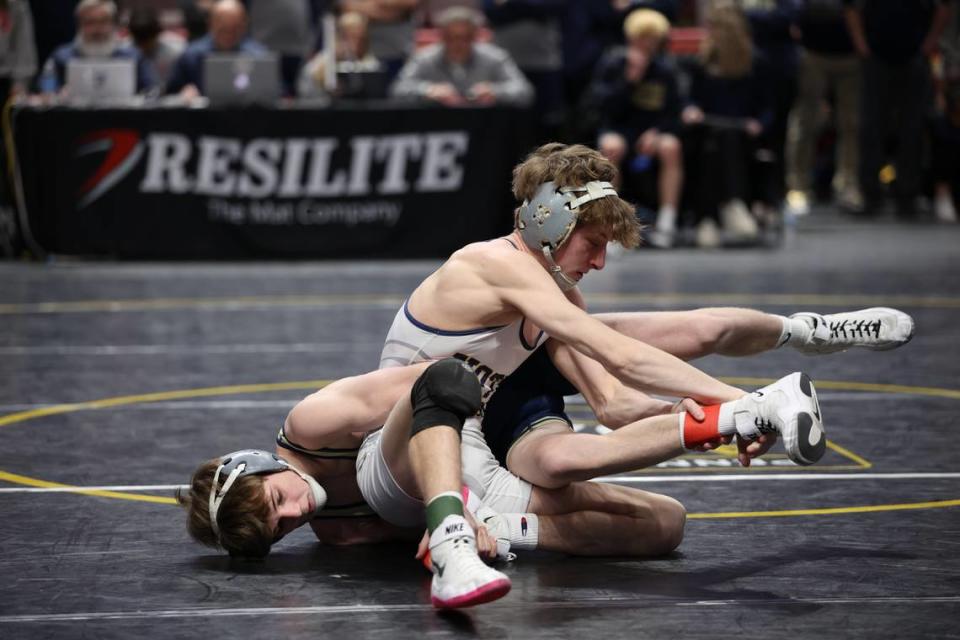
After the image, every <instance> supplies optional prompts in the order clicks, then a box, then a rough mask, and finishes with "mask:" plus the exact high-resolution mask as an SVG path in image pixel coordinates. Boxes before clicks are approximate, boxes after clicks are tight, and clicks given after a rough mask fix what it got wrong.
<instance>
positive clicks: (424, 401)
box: [410, 358, 481, 437]
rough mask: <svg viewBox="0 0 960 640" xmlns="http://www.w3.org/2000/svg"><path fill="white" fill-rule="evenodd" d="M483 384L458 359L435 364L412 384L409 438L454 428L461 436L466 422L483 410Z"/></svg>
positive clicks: (448, 359) (447, 359)
mask: <svg viewBox="0 0 960 640" xmlns="http://www.w3.org/2000/svg"><path fill="white" fill-rule="evenodd" d="M480 393H481V389H480V382H479V381H478V380H477V376H476V375H474V374H473V372H472V371H470V370H469V369H468V368H467V367H465V366H464V365H463V363H461V362H460V361H459V360H455V359H454V358H446V359H445V360H440V361H439V362H435V363H433V364H432V365H430V366H429V367H427V370H426V371H424V372H423V374H422V375H421V376H420V377H419V378H417V381H416V382H415V383H413V389H412V390H411V391H410V404H412V405H413V425H412V426H411V427H410V437H413V436H415V435H417V434H418V433H420V432H421V431H423V430H424V429H429V428H431V427H438V426H444V427H452V428H454V429H456V430H457V432H458V433H459V432H460V430H461V429H463V423H464V421H465V420H466V419H467V418H469V417H470V416H472V415H474V414H475V413H477V411H479V409H480Z"/></svg>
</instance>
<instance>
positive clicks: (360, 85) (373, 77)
mask: <svg viewBox="0 0 960 640" xmlns="http://www.w3.org/2000/svg"><path fill="white" fill-rule="evenodd" d="M389 85H390V76H389V74H388V73H387V72H386V70H383V69H379V68H375V69H344V68H342V66H341V65H337V96H338V97H339V98H345V99H356V100H374V99H381V98H386V97H387V89H388V88H389Z"/></svg>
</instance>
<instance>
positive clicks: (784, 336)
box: [777, 316, 813, 349]
mask: <svg viewBox="0 0 960 640" xmlns="http://www.w3.org/2000/svg"><path fill="white" fill-rule="evenodd" d="M777 317H778V318H780V320H782V321H783V329H782V330H781V331H780V339H779V340H777V348H778V349H779V348H780V347H782V346H784V345H791V346H794V345H804V344H807V343H808V342H810V337H811V334H812V333H813V327H811V326H810V322H809V321H808V320H807V319H805V318H802V317H801V318H787V317H786V316H777Z"/></svg>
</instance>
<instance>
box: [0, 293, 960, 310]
mask: <svg viewBox="0 0 960 640" xmlns="http://www.w3.org/2000/svg"><path fill="white" fill-rule="evenodd" d="M586 297H587V300H588V301H589V302H594V303H597V304H613V303H621V304H623V303H630V304H651V305H658V304H681V305H685V304H695V305H697V306H703V305H709V304H723V305H748V304H750V305H764V304H766V305H777V306H792V307H797V306H837V307H846V306H874V307H875V306H900V307H922V308H934V309H960V298H953V297H946V296H869V295H830V294H793V293H791V294H736V293H734V294H730V293H689V294H679V293H628V294H623V293H591V294H587V296H586ZM402 301H403V296H400V295H397V294H393V293H383V294H377V293H373V294H370V293H360V294H333V295H284V296H236V297H224V298H151V299H140V300H137V299H120V300H75V301H49V302H33V303H30V302H26V303H6V304H0V315H20V314H31V313H93V312H99V311H113V312H117V311H163V310H172V309H189V308H199V309H204V308H212V309H224V308H227V309H229V308H231V307H251V306H255V307H280V306H314V307H315V306H344V305H351V304H390V305H394V306H396V305H397V304H399V303H400V302H402Z"/></svg>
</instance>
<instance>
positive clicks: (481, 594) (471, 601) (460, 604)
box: [430, 580, 511, 609]
mask: <svg viewBox="0 0 960 640" xmlns="http://www.w3.org/2000/svg"><path fill="white" fill-rule="evenodd" d="M510 586H511V585H510V581H509V580H494V581H493V582H488V583H487V584H485V585H483V586H482V587H478V588H476V589H474V590H473V591H470V592H469V593H465V594H463V595H462V596H458V597H456V598H451V599H450V600H441V599H439V598H436V597H431V598H430V601H431V602H432V603H433V606H434V607H436V608H437V609H462V608H464V607H473V606H475V605H478V604H483V603H484V602H492V601H494V600H499V599H500V598H502V597H503V596H505V595H507V594H508V593H510Z"/></svg>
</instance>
